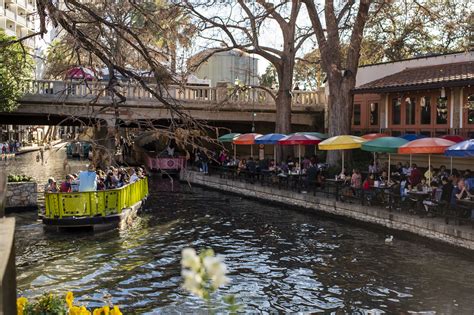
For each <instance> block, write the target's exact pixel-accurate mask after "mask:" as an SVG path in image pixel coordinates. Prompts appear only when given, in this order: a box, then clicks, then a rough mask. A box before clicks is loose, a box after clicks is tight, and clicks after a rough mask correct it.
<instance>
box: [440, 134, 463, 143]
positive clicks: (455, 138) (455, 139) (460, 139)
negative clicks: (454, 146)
mask: <svg viewBox="0 0 474 315" xmlns="http://www.w3.org/2000/svg"><path fill="white" fill-rule="evenodd" d="M441 139H446V140H449V141H452V142H456V143H459V142H463V141H464V140H466V139H464V138H463V137H461V136H458V135H444V136H442V137H441Z"/></svg>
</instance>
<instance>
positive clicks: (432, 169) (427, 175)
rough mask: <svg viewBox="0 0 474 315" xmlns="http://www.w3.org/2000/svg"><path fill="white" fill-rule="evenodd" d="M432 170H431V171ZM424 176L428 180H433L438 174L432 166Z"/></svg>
mask: <svg viewBox="0 0 474 315" xmlns="http://www.w3.org/2000/svg"><path fill="white" fill-rule="evenodd" d="M430 169H431V171H430ZM423 175H424V176H425V178H426V179H431V180H432V179H433V178H435V176H436V172H435V170H434V167H433V165H430V167H429V168H428V169H427V170H426V172H425V174H423Z"/></svg>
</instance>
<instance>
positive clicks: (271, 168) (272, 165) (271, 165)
mask: <svg viewBox="0 0 474 315" xmlns="http://www.w3.org/2000/svg"><path fill="white" fill-rule="evenodd" d="M268 170H269V171H270V172H275V171H276V165H275V160H274V159H271V160H270V163H268Z"/></svg>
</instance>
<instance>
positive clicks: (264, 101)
mask: <svg viewBox="0 0 474 315" xmlns="http://www.w3.org/2000/svg"><path fill="white" fill-rule="evenodd" d="M106 86H107V82H100V81H99V82H84V81H72V80H69V81H48V80H36V81H31V82H30V84H29V86H28V88H27V91H25V92H26V95H25V96H26V97H27V98H28V100H32V99H34V96H35V95H38V96H39V97H41V98H42V99H43V100H44V98H45V97H46V98H49V97H51V98H63V99H64V98H66V97H67V98H68V99H70V101H71V102H73V101H72V99H73V98H81V97H82V98H89V99H94V98H96V99H97V100H99V101H100V100H101V99H107V98H110V94H109V92H108V91H107V89H106ZM150 87H151V88H155V89H156V88H157V87H156V85H150ZM119 91H120V93H121V94H122V95H124V96H125V97H126V98H127V102H129V101H134V102H136V101H140V100H141V101H148V102H153V101H154V100H155V98H154V97H153V95H152V94H151V93H150V92H149V91H147V90H146V89H144V88H143V87H142V86H139V85H132V84H128V83H122V84H121V85H120V87H119ZM161 93H162V94H163V95H164V96H165V98H169V99H176V100H178V101H181V102H183V103H205V104H208V105H212V104H216V105H217V104H219V103H223V102H227V103H235V104H239V105H251V106H259V105H262V106H270V107H272V106H273V107H274V106H275V101H274V99H273V97H272V96H271V95H270V93H269V92H267V91H265V90H263V89H258V88H251V89H248V90H246V91H239V92H234V93H232V89H228V88H226V87H217V88H216V87H207V86H184V87H183V86H175V85H170V86H168V87H167V88H166V89H164V88H162V90H161ZM292 93H293V101H292V106H293V107H303V108H307V107H310V108H314V110H322V109H324V106H325V104H326V96H325V94H324V90H323V89H320V90H317V91H300V90H298V91H292ZM156 102H157V103H159V101H157V100H156Z"/></svg>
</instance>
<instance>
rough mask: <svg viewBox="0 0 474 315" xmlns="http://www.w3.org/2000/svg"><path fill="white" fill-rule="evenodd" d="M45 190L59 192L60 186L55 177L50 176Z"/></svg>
mask: <svg viewBox="0 0 474 315" xmlns="http://www.w3.org/2000/svg"><path fill="white" fill-rule="evenodd" d="M44 192H46V193H55V192H58V186H57V185H56V181H55V180H54V178H53V177H50V178H48V183H47V184H46V186H45V187H44Z"/></svg>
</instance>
